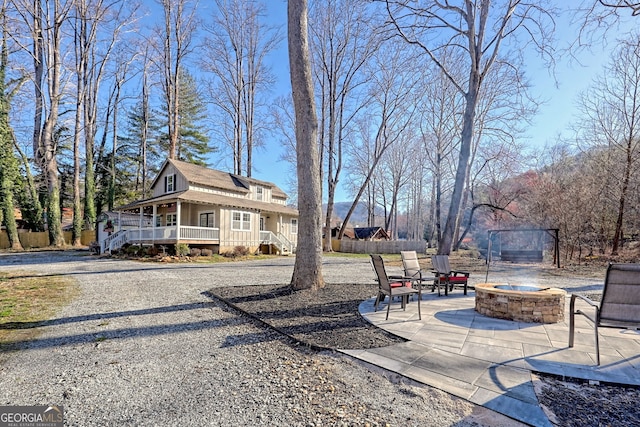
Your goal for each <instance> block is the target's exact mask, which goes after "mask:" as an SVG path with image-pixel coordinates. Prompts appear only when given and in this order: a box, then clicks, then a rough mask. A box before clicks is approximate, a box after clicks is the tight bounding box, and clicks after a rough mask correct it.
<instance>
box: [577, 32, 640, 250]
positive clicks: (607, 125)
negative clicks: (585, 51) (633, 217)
mask: <svg viewBox="0 0 640 427" xmlns="http://www.w3.org/2000/svg"><path fill="white" fill-rule="evenodd" d="M579 105H580V109H581V113H582V118H581V119H580V123H581V124H580V126H579V128H578V129H579V135H578V138H579V141H580V143H581V144H582V145H583V146H585V147H587V148H591V149H592V148H607V152H608V154H609V156H611V157H612V161H611V162H607V163H608V164H607V165H606V170H608V171H609V173H610V174H612V175H614V177H615V178H614V180H613V181H614V182H616V183H617V185H616V188H615V191H613V193H614V194H616V195H617V196H616V199H617V200H616V203H615V204H616V205H617V214H616V220H615V224H616V226H615V232H614V235H613V239H612V248H611V251H612V253H613V254H617V252H618V248H619V245H620V243H621V241H622V238H623V225H624V212H625V207H626V203H627V199H628V197H629V189H630V183H631V181H632V177H633V175H634V174H637V164H638V163H640V36H639V35H636V36H635V37H634V39H633V40H625V41H622V42H621V43H620V45H619V47H618V49H617V51H616V52H615V53H614V54H613V55H612V57H611V61H610V62H609V64H608V65H607V66H606V67H605V70H604V72H603V74H602V76H601V77H599V78H598V79H597V80H596V81H595V82H594V84H593V87H592V88H591V89H590V90H589V91H587V92H585V93H584V94H583V95H582V96H581V99H580V103H579Z"/></svg>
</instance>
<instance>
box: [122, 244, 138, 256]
mask: <svg viewBox="0 0 640 427" xmlns="http://www.w3.org/2000/svg"><path fill="white" fill-rule="evenodd" d="M139 251H140V246H138V245H131V246H129V247H127V248H126V249H125V250H124V253H126V254H127V255H137V254H138V252H139Z"/></svg>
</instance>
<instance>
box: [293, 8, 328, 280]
mask: <svg viewBox="0 0 640 427" xmlns="http://www.w3.org/2000/svg"><path fill="white" fill-rule="evenodd" d="M287 6H288V7H287V14H288V20H287V21H288V41H289V67H290V70H291V89H292V92H293V105H294V108H295V119H296V147H297V148H296V151H297V160H298V167H297V169H298V209H299V212H300V227H299V228H298V232H299V233H298V248H297V256H296V262H295V265H294V269H293V277H292V278H291V287H292V288H293V289H314V290H317V289H320V288H322V287H324V279H323V277H322V225H321V218H322V198H321V195H322V193H321V184H320V174H319V156H318V146H317V140H318V138H317V136H318V118H317V115H316V109H315V99H314V95H313V78H312V74H311V59H310V54H309V35H308V22H307V16H308V15H307V14H308V5H307V0H289V2H288V5H287Z"/></svg>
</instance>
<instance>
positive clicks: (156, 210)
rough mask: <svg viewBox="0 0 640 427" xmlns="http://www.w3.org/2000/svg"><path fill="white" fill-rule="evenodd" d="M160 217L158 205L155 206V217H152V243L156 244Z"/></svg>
mask: <svg viewBox="0 0 640 427" xmlns="http://www.w3.org/2000/svg"><path fill="white" fill-rule="evenodd" d="M157 215H158V205H156V204H155V203H154V204H153V216H152V217H151V243H152V244H154V243H155V241H156V224H157V223H158V222H157V221H156V216H157Z"/></svg>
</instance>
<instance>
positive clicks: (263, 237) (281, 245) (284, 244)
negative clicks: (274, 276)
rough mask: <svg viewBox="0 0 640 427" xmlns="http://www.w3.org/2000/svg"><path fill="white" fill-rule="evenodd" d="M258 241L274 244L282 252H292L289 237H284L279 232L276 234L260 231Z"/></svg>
mask: <svg viewBox="0 0 640 427" xmlns="http://www.w3.org/2000/svg"><path fill="white" fill-rule="evenodd" d="M260 241H261V242H262V243H265V244H270V245H274V246H275V247H276V248H278V249H279V250H280V252H281V253H283V254H285V253H291V252H293V243H291V242H290V241H289V239H287V238H286V237H284V235H282V233H279V234H278V235H277V236H276V235H275V234H273V233H272V232H271V231H261V232H260Z"/></svg>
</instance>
